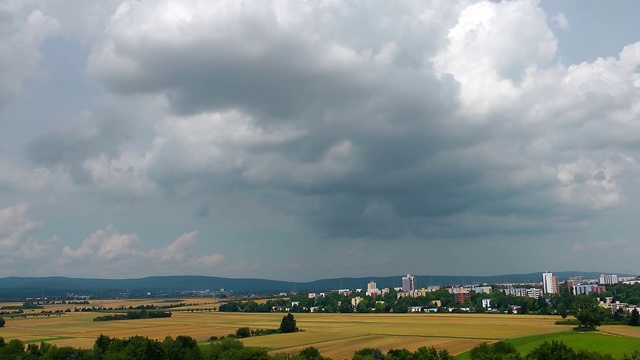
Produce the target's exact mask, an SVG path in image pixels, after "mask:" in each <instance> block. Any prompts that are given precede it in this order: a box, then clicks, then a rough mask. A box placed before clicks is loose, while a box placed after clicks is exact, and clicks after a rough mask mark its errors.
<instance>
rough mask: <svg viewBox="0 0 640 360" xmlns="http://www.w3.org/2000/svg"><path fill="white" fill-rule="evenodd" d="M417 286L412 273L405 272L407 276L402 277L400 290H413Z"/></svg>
mask: <svg viewBox="0 0 640 360" xmlns="http://www.w3.org/2000/svg"><path fill="white" fill-rule="evenodd" d="M417 288H418V286H417V284H416V277H415V276H413V275H409V274H407V276H403V277H402V291H406V292H409V291H413V290H416V289H417Z"/></svg>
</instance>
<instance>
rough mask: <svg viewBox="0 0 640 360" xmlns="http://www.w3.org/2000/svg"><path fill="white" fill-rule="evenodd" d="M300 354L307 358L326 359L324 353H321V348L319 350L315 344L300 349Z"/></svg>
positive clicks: (310, 359) (313, 359)
mask: <svg viewBox="0 0 640 360" xmlns="http://www.w3.org/2000/svg"><path fill="white" fill-rule="evenodd" d="M298 355H299V356H300V357H302V358H303V359H305V360H325V359H326V358H324V357H322V355H320V350H318V349H317V348H315V347H313V346H310V347H306V348H304V349H302V350H300V353H299V354H298Z"/></svg>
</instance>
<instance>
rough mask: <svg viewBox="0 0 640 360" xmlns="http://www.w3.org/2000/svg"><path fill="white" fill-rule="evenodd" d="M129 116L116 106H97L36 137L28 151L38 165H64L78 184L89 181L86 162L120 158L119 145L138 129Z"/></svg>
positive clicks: (53, 166)
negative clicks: (91, 159) (95, 158)
mask: <svg viewBox="0 0 640 360" xmlns="http://www.w3.org/2000/svg"><path fill="white" fill-rule="evenodd" d="M130 116H131V115H130V113H129V112H128V111H127V110H125V109H119V108H117V107H116V106H115V105H114V104H113V103H106V104H101V105H98V106H96V107H94V109H92V111H91V112H90V113H87V114H85V115H84V116H81V117H80V118H77V119H73V120H71V121H69V122H67V123H66V124H65V126H64V127H63V128H57V129H52V130H51V131H49V132H47V133H45V134H42V135H39V136H37V137H36V138H34V139H33V140H32V141H31V142H30V143H29V146H28V148H27V151H28V155H29V158H30V159H31V160H32V161H33V162H34V163H35V164H37V165H42V166H46V167H50V168H55V167H58V166H61V167H63V168H65V169H67V170H68V171H69V172H70V173H71V174H72V175H73V177H74V180H75V181H76V182H80V183H82V182H88V181H90V178H89V177H88V174H87V173H86V171H85V169H84V168H83V164H84V161H85V160H87V159H89V158H92V157H96V156H100V155H105V156H108V157H113V156H115V155H117V154H118V153H119V147H120V145H122V144H123V143H125V142H126V141H128V140H130V139H131V138H132V135H133V131H134V128H135V127H134V125H133V122H132V120H131V118H130Z"/></svg>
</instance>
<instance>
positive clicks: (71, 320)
mask: <svg viewBox="0 0 640 360" xmlns="http://www.w3.org/2000/svg"><path fill="white" fill-rule="evenodd" d="M178 303H187V304H188V305H186V306H182V307H178V308H174V309H170V311H172V317H170V318H161V319H141V320H123V321H109V322H94V321H93V318H94V317H96V316H100V315H106V314H108V313H105V312H101V313H97V312H75V311H71V312H67V313H64V314H63V315H62V316H50V317H45V316H42V315H40V316H37V317H36V316H27V317H25V318H23V317H21V316H15V315H14V316H13V317H11V316H8V315H5V316H4V317H5V319H6V320H7V325H6V327H4V328H2V329H0V336H2V337H4V338H5V340H10V339H14V338H15V339H20V340H22V341H24V342H26V343H39V342H41V341H46V342H49V343H53V344H56V345H59V346H74V347H82V348H91V347H92V346H93V344H94V341H95V339H96V338H97V337H98V336H99V335H100V334H104V335H107V336H110V337H120V338H127V337H130V336H134V335H142V336H147V337H149V338H152V339H158V340H162V339H164V338H165V337H166V336H172V337H176V336H178V335H189V336H191V337H193V338H195V339H196V340H198V341H200V342H206V341H208V339H209V338H210V337H211V336H218V337H220V336H226V335H228V334H231V333H234V332H235V331H236V329H238V328H240V327H249V328H251V329H275V328H277V327H278V326H279V324H280V320H281V319H282V316H283V314H282V313H220V312H217V311H210V309H214V308H217V306H218V304H217V303H216V301H215V300H213V299H211V298H207V299H189V300H179V299H176V300H157V301H155V302H154V301H152V300H150V299H145V300H105V301H104V302H101V303H100V304H95V305H96V306H104V307H111V308H129V307H130V306H131V307H136V306H141V305H151V304H154V305H158V306H163V305H171V304H178ZM2 305H7V304H0V306H2ZM13 305H15V304H13ZM91 305H94V304H91ZM91 305H84V306H91ZM74 306H75V305H70V306H69V305H61V304H58V305H47V306H45V310H46V311H55V310H63V311H64V310H65V309H66V308H68V307H71V309H73V307H74ZM77 306H78V307H81V306H82V305H77ZM39 311H41V310H40V309H38V310H33V311H32V310H27V311H25V314H30V315H35V314H37V313H38V312H39ZM295 317H296V320H297V323H298V327H299V328H301V329H303V330H304V331H303V332H298V333H292V334H279V335H267V336H258V337H250V338H246V339H243V342H244V343H245V345H247V346H257V347H264V348H267V349H269V350H270V352H272V353H277V352H287V353H294V352H297V351H299V350H301V349H303V348H305V347H308V346H314V347H316V348H318V349H319V350H320V352H321V353H322V354H323V355H324V356H328V357H331V358H334V359H344V358H350V357H351V356H352V355H353V352H354V351H356V350H359V349H362V348H366V347H371V348H379V349H381V350H382V351H383V352H386V351H388V350H390V349H394V348H406V349H408V350H410V351H415V350H417V349H418V348H419V347H422V346H426V347H431V346H433V347H435V348H437V349H447V350H448V351H449V352H450V353H451V354H453V355H455V354H462V353H464V352H466V351H468V350H470V349H471V348H473V347H474V346H476V345H478V344H480V343H482V342H493V341H497V340H501V339H512V340H510V341H512V342H513V343H514V345H516V346H517V347H518V349H519V350H521V351H523V352H525V353H526V352H527V351H530V349H533V347H535V346H538V345H539V344H540V343H542V341H544V340H550V339H558V340H563V341H565V342H567V344H570V345H571V346H575V347H576V348H580V347H582V345H585V346H586V348H588V349H591V350H598V349H601V350H606V347H607V344H611V341H615V342H616V344H618V345H616V346H617V347H618V348H619V349H634V348H637V347H639V346H640V329H638V328H632V327H629V326H605V327H602V332H603V334H574V333H572V332H571V331H568V330H569V329H568V328H567V327H566V326H558V325H555V324H554V323H555V321H556V320H557V319H558V317H557V316H527V315H495V314H484V315H483V314H306V313H305V314H295ZM602 347H605V349H602ZM621 351H622V350H621Z"/></svg>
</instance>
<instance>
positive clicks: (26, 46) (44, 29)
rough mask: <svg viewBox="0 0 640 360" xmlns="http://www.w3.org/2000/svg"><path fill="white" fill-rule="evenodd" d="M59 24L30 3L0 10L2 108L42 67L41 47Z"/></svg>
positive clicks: (10, 4) (17, 0)
mask: <svg viewBox="0 0 640 360" xmlns="http://www.w3.org/2000/svg"><path fill="white" fill-rule="evenodd" d="M58 29H59V24H58V22H57V21H56V20H55V19H53V18H51V17H50V16H48V15H47V14H46V13H43V12H42V11H41V10H39V9H38V8H36V7H34V6H32V4H30V2H25V1H20V0H9V1H5V2H3V6H2V8H1V9H0V64H2V66H0V109H2V107H4V106H5V105H6V104H7V103H8V102H9V101H10V100H11V99H13V98H14V97H15V96H16V95H18V94H19V93H20V92H21V90H22V82H23V81H24V80H25V79H26V78H29V77H34V76H38V75H43V74H44V73H42V72H41V70H40V69H39V68H38V60H39V58H40V50H39V47H40V45H41V44H42V42H43V41H44V40H46V39H47V38H48V37H50V36H52V35H54V34H56V33H57V31H58Z"/></svg>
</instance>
